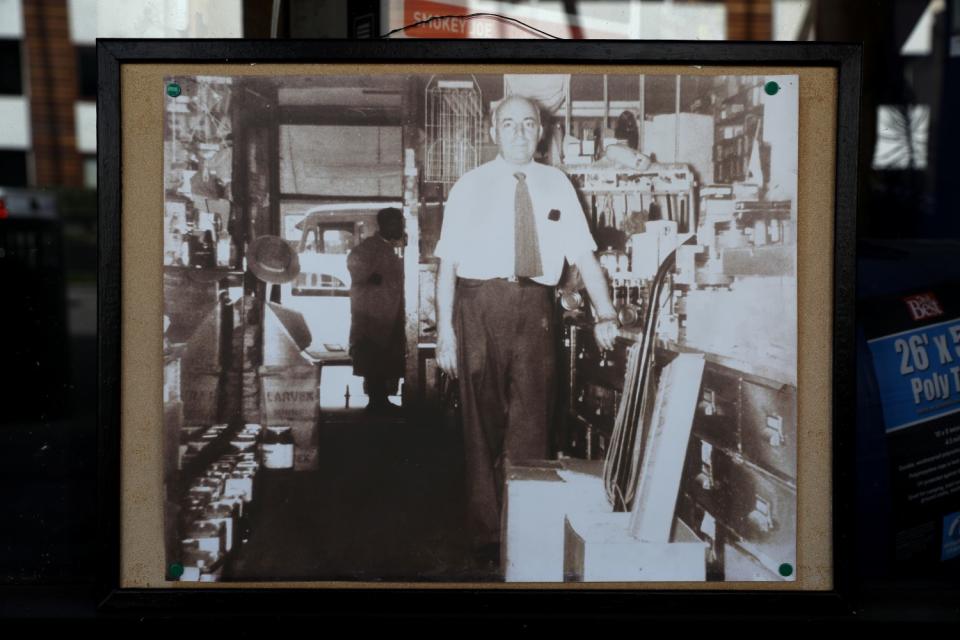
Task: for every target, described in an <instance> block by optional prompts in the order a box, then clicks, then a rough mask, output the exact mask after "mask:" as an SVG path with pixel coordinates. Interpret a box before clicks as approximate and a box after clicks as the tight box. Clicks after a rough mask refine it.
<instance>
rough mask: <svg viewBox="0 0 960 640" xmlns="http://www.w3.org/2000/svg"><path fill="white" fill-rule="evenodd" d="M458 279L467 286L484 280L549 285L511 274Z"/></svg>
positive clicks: (522, 284) (536, 285) (521, 284)
mask: <svg viewBox="0 0 960 640" xmlns="http://www.w3.org/2000/svg"><path fill="white" fill-rule="evenodd" d="M459 281H460V282H462V283H463V284H465V285H466V286H468V287H479V286H480V285H482V284H484V283H485V282H492V281H500V282H510V283H513V284H516V285H519V286H521V287H547V288H549V287H550V285H547V284H543V283H542V282H537V281H536V280H533V279H531V278H521V277H517V276H511V277H509V278H489V279H486V280H477V279H474V278H460V280H459Z"/></svg>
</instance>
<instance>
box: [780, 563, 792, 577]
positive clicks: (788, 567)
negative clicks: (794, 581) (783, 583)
mask: <svg viewBox="0 0 960 640" xmlns="http://www.w3.org/2000/svg"><path fill="white" fill-rule="evenodd" d="M780 575H782V576H783V577H784V578H789V577H790V576H792V575H793V565H792V564H790V563H789V562H784V563H783V564H782V565H780Z"/></svg>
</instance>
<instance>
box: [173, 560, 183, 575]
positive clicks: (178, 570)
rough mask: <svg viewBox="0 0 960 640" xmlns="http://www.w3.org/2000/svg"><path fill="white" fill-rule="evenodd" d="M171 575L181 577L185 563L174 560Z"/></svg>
mask: <svg viewBox="0 0 960 640" xmlns="http://www.w3.org/2000/svg"><path fill="white" fill-rule="evenodd" d="M170 575H171V576H173V577H174V578H179V577H180V576H182V575H183V565H182V564H180V563H179V562H174V563H173V564H171V565H170Z"/></svg>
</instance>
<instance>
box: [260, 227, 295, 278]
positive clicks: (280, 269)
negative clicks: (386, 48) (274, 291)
mask: <svg viewBox="0 0 960 640" xmlns="http://www.w3.org/2000/svg"><path fill="white" fill-rule="evenodd" d="M247 267H248V268H249V269H250V271H252V272H253V275H255V276H256V277H258V278H259V279H260V280H263V281H264V282H266V283H269V284H285V283H287V282H290V281H291V280H293V279H294V278H296V277H297V276H298V275H300V258H298V257H297V252H296V250H295V249H294V248H293V247H292V246H291V245H290V243H289V242H287V241H286V240H284V239H283V238H280V237H277V236H260V237H259V238H257V239H256V240H254V241H253V242H252V243H251V244H250V247H249V249H248V250H247Z"/></svg>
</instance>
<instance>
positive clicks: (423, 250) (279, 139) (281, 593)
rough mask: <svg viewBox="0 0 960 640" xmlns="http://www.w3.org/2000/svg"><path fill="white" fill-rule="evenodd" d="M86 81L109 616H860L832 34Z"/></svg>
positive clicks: (247, 62) (331, 55) (854, 74)
mask: <svg viewBox="0 0 960 640" xmlns="http://www.w3.org/2000/svg"><path fill="white" fill-rule="evenodd" d="M98 59H99V74H100V76H99V77H100V95H99V102H98V144H99V147H98V148H99V184H100V211H101V214H100V215H101V220H100V225H101V226H100V256H101V259H100V363H101V364H100V373H101V375H100V408H101V424H102V428H103V432H102V463H103V469H104V472H103V475H102V492H103V501H102V504H103V505H104V507H103V511H102V513H101V519H102V525H103V562H102V566H103V567H104V571H103V575H102V584H101V587H102V590H103V595H104V600H103V602H104V605H103V606H104V608H105V609H107V610H116V609H119V608H129V607H145V608H147V607H148V608H159V609H164V608H165V607H171V606H173V603H174V602H178V603H182V602H183V601H184V600H183V598H185V597H186V598H187V600H186V601H187V602H190V603H195V606H196V607H198V609H197V610H206V608H207V607H212V608H216V607H221V608H222V607H225V608H228V609H231V610H232V609H237V610H240V609H241V608H242V610H244V611H253V610H257V611H271V610H307V611H312V612H328V613H333V612H338V613H344V612H350V611H361V610H363V609H364V608H368V607H369V606H370V603H371V602H376V603H377V605H376V606H378V607H385V609H383V610H384V611H387V612H389V611H392V610H397V611H399V610H400V608H401V607H402V608H403V610H406V611H420V612H421V613H422V614H423V615H429V614H430V612H431V611H432V612H434V613H436V612H437V611H438V609H437V603H438V602H441V603H447V606H448V609H447V611H449V612H453V613H458V612H459V613H464V614H466V613H467V612H469V611H470V607H471V606H475V605H472V604H470V603H471V602H473V603H475V602H476V601H475V600H471V598H477V597H479V598H481V599H482V600H483V601H484V602H486V603H489V606H490V607H491V609H490V611H491V612H494V613H495V612H498V611H505V610H507V609H509V608H511V607H514V608H515V607H518V606H520V605H519V603H520V600H518V598H520V597H521V596H520V595H519V594H520V593H521V592H522V593H523V594H524V595H523V597H522V598H523V599H522V602H523V604H522V606H523V610H524V612H527V613H530V614H534V615H545V614H548V613H550V612H555V611H558V609H557V607H558V605H559V604H560V603H568V605H563V606H569V604H572V603H571V602H570V601H571V599H572V600H577V599H579V598H585V599H589V598H591V595H590V594H597V593H598V592H599V591H600V590H602V591H603V592H605V593H610V592H611V590H614V591H615V592H616V598H615V599H616V601H617V602H620V603H624V602H628V603H629V606H630V607H631V609H630V610H631V611H633V612H636V613H637V614H642V613H644V612H657V613H664V612H666V613H669V612H670V611H676V612H684V611H691V610H694V611H697V612H702V613H703V614H704V615H709V614H710V613H719V612H730V611H743V612H748V611H751V610H755V608H756V607H757V606H764V607H772V609H767V610H771V611H774V612H780V613H783V614H784V615H790V614H797V615H800V614H801V613H809V612H810V611H819V612H821V613H824V614H827V613H831V612H832V613H836V614H840V613H842V612H843V611H845V608H846V607H848V601H847V599H846V594H847V593H848V591H849V579H850V576H849V570H848V568H847V567H846V565H845V561H844V558H845V557H848V555H849V554H848V553H846V551H845V550H849V545H851V544H852V540H851V523H850V521H849V520H848V519H847V515H846V514H848V513H850V509H849V506H850V503H851V482H850V480H849V469H850V466H851V463H852V459H851V458H850V457H849V452H850V451H851V446H850V442H849V440H850V437H851V434H850V433H847V431H846V430H847V429H848V426H849V425H850V424H852V389H853V385H852V382H851V380H852V378H851V372H852V346H851V345H852V343H853V342H852V340H853V323H852V305H853V265H854V221H855V208H856V192H857V189H856V179H857V169H856V160H857V152H856V149H857V139H858V138H857V136H858V118H859V114H858V104H859V91H860V89H859V65H860V53H859V49H858V48H857V47H855V46H847V45H820V44H809V43H802V44H759V43H758V44H752V43H707V42H698V43H690V42H669V43H668V42H644V43H639V42H602V41H593V42H589V41H580V42H558V41H536V42H531V41H459V42H452V41H450V42H448V41H430V42H418V41H390V40H386V41H349V42H347V41H317V42H298V41H282V42H280V41H274V42H244V41H197V40H192V41H170V40H166V41H130V40H100V41H99V42H98ZM318 590H320V591H318ZM228 592H229V593H228ZM478 594H479V595H478ZM331 595H335V597H334V598H330V596H331ZM668 596H669V597H668ZM583 602H584V603H585V602H586V600H584V601H583ZM590 602H594V604H593V605H591V606H593V607H595V606H596V603H595V601H594V600H590ZM577 606H579V605H574V607H575V608H576V607H577ZM603 607H604V606H603V605H601V606H600V610H598V609H595V608H594V609H591V611H592V612H593V613H597V612H598V611H599V612H601V613H602V610H603ZM560 610H562V607H561V609H560ZM584 613H585V612H584ZM562 615H565V616H570V615H575V614H574V613H572V612H571V611H569V610H568V611H566V612H564V613H563V614H562Z"/></svg>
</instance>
